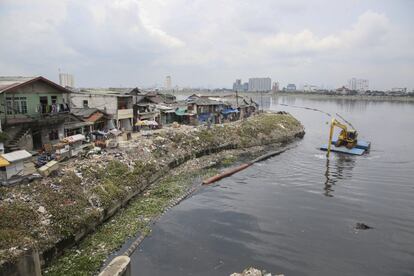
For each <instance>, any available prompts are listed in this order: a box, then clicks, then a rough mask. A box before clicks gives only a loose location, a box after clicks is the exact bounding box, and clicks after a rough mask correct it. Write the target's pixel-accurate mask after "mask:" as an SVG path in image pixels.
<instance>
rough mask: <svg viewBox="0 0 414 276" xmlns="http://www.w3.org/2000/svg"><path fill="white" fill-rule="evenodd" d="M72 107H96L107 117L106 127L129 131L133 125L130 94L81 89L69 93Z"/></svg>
mask: <svg viewBox="0 0 414 276" xmlns="http://www.w3.org/2000/svg"><path fill="white" fill-rule="evenodd" d="M71 101H72V104H73V108H97V109H101V110H103V112H105V113H106V114H107V115H108V117H109V121H108V129H113V128H117V129H120V130H125V131H131V130H132V125H133V118H134V113H133V108H132V106H133V104H132V96H131V95H128V94H121V93H119V92H117V91H110V90H92V89H90V90H81V91H80V92H73V93H72V94H71Z"/></svg>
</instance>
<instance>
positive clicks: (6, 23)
mask: <svg viewBox="0 0 414 276" xmlns="http://www.w3.org/2000/svg"><path fill="white" fill-rule="evenodd" d="M413 8H414V2H412V1H406V0H398V1H392V2H391V1H373V0H366V1H358V0H352V1H346V2H344V1H322V0H317V1H312V3H310V2H309V1H304V0H296V1H277V2H275V1H263V2H260V3H256V2H243V1H242V2H240V1H236V0H230V1H227V2H225V3H222V2H221V1H218V0H213V1H196V2H191V3H188V2H185V1H184V0H171V1H161V0H160V1H149V0H136V1H134V0H120V1H109V0H108V1H101V2H99V5H97V4H96V3H94V2H92V1H65V0H63V1H51V0H46V1H42V2H34V1H25V0H17V1H11V0H5V1H2V2H1V3H0V10H1V13H2V16H1V17H0V32H1V33H2V35H3V38H4V39H3V43H2V45H0V54H1V57H2V58H1V59H0V70H1V71H2V74H3V75H23V76H33V75H43V76H46V77H48V78H50V79H52V80H55V81H58V69H59V68H62V70H64V71H65V72H70V73H71V74H73V75H74V76H75V77H76V85H77V86H79V87H105V86H106V87H108V86H124V87H132V86H137V85H139V86H142V87H150V86H154V85H160V86H161V85H162V84H163V82H164V77H165V76H166V75H171V76H173V78H174V85H178V86H181V87H183V86H190V87H206V88H209V87H210V88H217V87H227V88H231V85H232V82H233V81H234V80H235V79H236V78H241V79H248V78H250V77H254V76H269V77H271V78H272V79H274V80H278V81H280V82H281V86H285V85H286V84H288V83H296V84H301V83H302V84H316V85H323V86H328V87H333V88H335V87H340V86H342V85H346V84H347V80H348V79H349V78H352V77H353V76H357V77H358V78H361V79H368V80H369V82H370V88H372V89H378V90H388V89H392V88H393V87H408V89H409V90H412V89H413V88H414V78H412V74H413V72H414V50H413V49H412V47H411V45H412V44H413V42H414V34H413V33H412V32H411V30H410V29H411V26H413V25H414V19H413V18H412V16H411V13H410V11H411V10H413ZM344 11H345V13H344ZM338 15H341V16H338ZM342 15H345V16H342ZM21 18H24V19H25V20H21ZM79 26H82V28H79ZM115 41H116V43H114V42H115ZM162 76H164V77H162Z"/></svg>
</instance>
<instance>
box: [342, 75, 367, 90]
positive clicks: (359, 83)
mask: <svg viewBox="0 0 414 276" xmlns="http://www.w3.org/2000/svg"><path fill="white" fill-rule="evenodd" d="M347 88H348V89H350V90H353V91H358V92H365V91H367V90H369V82H368V80H364V79H357V78H352V79H349V80H348V86H347Z"/></svg>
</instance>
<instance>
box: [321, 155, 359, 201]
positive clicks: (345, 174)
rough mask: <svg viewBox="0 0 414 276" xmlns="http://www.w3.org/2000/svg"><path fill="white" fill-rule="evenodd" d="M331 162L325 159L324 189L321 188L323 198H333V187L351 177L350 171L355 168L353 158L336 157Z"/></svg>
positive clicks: (345, 156)
mask: <svg viewBox="0 0 414 276" xmlns="http://www.w3.org/2000/svg"><path fill="white" fill-rule="evenodd" d="M335 157H336V158H334V159H333V160H331V159H329V158H327V159H326V171H325V177H326V181H325V187H324V188H323V191H324V192H323V194H324V195H325V196H329V197H332V196H333V192H334V189H333V186H335V184H336V183H337V182H338V181H340V180H346V179H349V178H351V177H352V169H353V168H354V167H355V164H356V162H355V158H356V157H355V156H347V155H337V156H335Z"/></svg>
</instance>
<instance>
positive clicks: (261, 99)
mask: <svg viewBox="0 0 414 276" xmlns="http://www.w3.org/2000/svg"><path fill="white" fill-rule="evenodd" d="M260 105H261V106H262V112H263V91H260Z"/></svg>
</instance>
